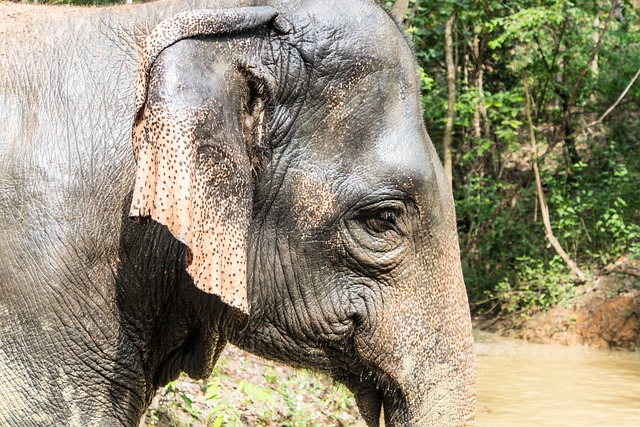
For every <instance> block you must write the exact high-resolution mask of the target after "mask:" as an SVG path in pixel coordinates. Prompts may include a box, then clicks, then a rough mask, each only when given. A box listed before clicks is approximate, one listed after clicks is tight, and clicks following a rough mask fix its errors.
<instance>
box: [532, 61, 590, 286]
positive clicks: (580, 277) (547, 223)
mask: <svg viewBox="0 0 640 427" xmlns="http://www.w3.org/2000/svg"><path fill="white" fill-rule="evenodd" d="M522 82H523V83H524V92H525V99H526V104H525V113H526V115H527V121H528V122H529V138H530V139H531V151H532V159H531V160H532V163H533V173H534V175H535V178H536V190H537V191H538V200H539V202H540V212H541V214H542V222H544V228H545V230H546V232H547V239H549V242H550V243H551V246H553V248H554V249H555V250H556V252H557V253H558V255H560V257H561V258H562V259H563V260H564V262H565V263H566V264H567V265H568V266H569V268H571V272H572V273H573V275H574V276H575V277H576V279H577V281H578V283H584V282H585V277H584V274H583V273H582V270H580V267H578V265H577V264H576V263H575V262H574V261H573V260H572V259H571V258H569V255H567V253H566V252H565V250H564V249H563V248H562V245H561V244H560V242H559V241H558V239H557V238H556V236H554V234H553V229H552V228H551V220H550V219H549V206H548V205H547V201H546V199H545V197H544V191H543V190H542V180H541V179H540V171H539V170H538V159H537V157H538V148H537V144H536V134H535V132H534V130H533V120H532V119H531V93H530V92H529V83H528V81H527V77H526V75H525V74H524V71H523V72H522Z"/></svg>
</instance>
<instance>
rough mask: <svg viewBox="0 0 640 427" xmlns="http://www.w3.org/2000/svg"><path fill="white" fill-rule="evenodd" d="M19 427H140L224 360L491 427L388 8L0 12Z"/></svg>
mask: <svg viewBox="0 0 640 427" xmlns="http://www.w3.org/2000/svg"><path fill="white" fill-rule="evenodd" d="M0 34H2V37H0V82H1V85H0V118H1V122H2V127H1V128H0V227H1V229H2V238H1V239H0V425H8V426H44V425H46V426H53V425H56V426H58V425H69V426H76V425H82V426H135V425H138V424H139V422H140V419H141V417H142V416H143V414H144V412H145V409H146V408H147V407H148V406H149V404H150V402H151V400H152V398H153V396H154V394H155V392H156V390H157V389H158V388H159V387H161V386H163V385H165V384H166V383H168V382H169V381H171V380H173V379H175V378H177V377H178V376H179V375H180V374H181V373H182V372H184V373H186V374H188V375H189V376H191V377H193V378H205V377H207V376H208V375H210V373H211V371H212V369H213V367H214V365H215V363H216V360H217V358H218V357H219V355H220V353H221V351H222V349H223V348H224V346H225V345H226V344H227V343H231V344H233V345H236V346H239V347H240V348H243V349H245V350H247V351H249V352H251V353H254V354H257V355H259V356H262V357H265V358H268V359H272V360H277V361H281V362H284V363H286V364H289V365H291V366H294V367H303V368H309V369H313V370H315V371H318V372H322V373H325V374H327V375H329V376H330V377H332V378H333V379H334V380H336V381H337V382H340V383H342V384H344V385H346V387H347V388H349V389H350V390H351V391H352V392H353V394H354V397H355V400H356V403H357V405H358V408H359V411H360V413H361V414H362V417H363V418H364V420H365V421H366V422H367V424H368V425H369V426H377V425H379V424H380V422H381V420H380V418H381V414H383V416H382V417H383V418H384V422H385V425H387V426H426V425H437V426H454V425H455V426H460V425H471V424H472V423H473V416H474V410H475V409H474V406H475V356H474V348H473V338H472V334H471V321H470V315H469V306H468V301H467V295H466V291H465V285H464V280H463V276H462V270H461V264H460V255H459V247H458V240H457V231H456V218H455V210H454V203H453V197H452V191H451V186H450V183H449V182H448V180H447V179H446V177H445V175H444V173H443V169H442V166H441V164H440V162H439V160H438V155H437V152H436V150H435V148H434V146H433V144H432V142H431V140H430V139H429V136H428V134H427V131H426V129H425V127H424V122H423V117H422V114H423V113H422V107H421V104H420V102H421V101H420V88H419V79H418V76H417V71H416V69H417V65H416V61H415V58H414V54H413V52H412V49H411V47H410V44H409V43H408V41H407V40H406V39H405V37H404V36H403V33H402V30H401V28H400V26H399V25H398V24H397V20H394V19H393V17H392V16H391V15H390V13H388V12H387V11H386V10H385V9H384V8H383V7H382V6H381V5H380V4H378V3H377V2H375V1H374V0H351V1H349V2H345V1H343V0H175V1H165V0H161V1H159V2H154V3H144V4H137V5H120V6H111V7H105V8H82V7H52V6H35V5H31V6H29V5H17V4H7V3H5V4H0Z"/></svg>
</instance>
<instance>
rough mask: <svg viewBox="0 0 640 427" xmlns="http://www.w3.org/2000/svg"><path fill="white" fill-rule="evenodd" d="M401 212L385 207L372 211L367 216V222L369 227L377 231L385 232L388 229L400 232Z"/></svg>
mask: <svg viewBox="0 0 640 427" xmlns="http://www.w3.org/2000/svg"><path fill="white" fill-rule="evenodd" d="M400 215H401V212H398V210H396V209H387V208H383V209H380V210H375V211H374V212H370V213H369V214H368V216H366V217H365V224H366V225H367V227H368V228H369V229H370V230H371V231H373V232H375V233H384V232H386V231H395V232H397V233H400V234H401V232H400V230H399V228H398V220H399V218H400Z"/></svg>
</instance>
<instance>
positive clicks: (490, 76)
mask: <svg viewBox="0 0 640 427" xmlns="http://www.w3.org/2000/svg"><path fill="white" fill-rule="evenodd" d="M623 3H624V4H625V6H626V7H625V9H624V20H623V21H618V20H616V19H613V20H611V22H610V23H609V27H608V30H607V32H606V33H605V34H604V38H603V39H602V41H601V44H600V47H599V49H598V52H597V56H596V57H595V58H596V61H597V65H598V67H597V69H596V68H594V67H593V64H592V63H590V62H589V61H590V58H591V57H592V52H593V49H594V46H595V43H596V39H597V38H598V37H600V35H601V30H602V28H604V26H605V23H606V21H607V17H608V14H609V11H610V7H611V3H610V2H602V1H597V0H587V1H584V2H575V1H566V0H514V1H509V2H505V1H501V0H489V1H482V2H481V1H470V2H452V1H448V2H439V1H435V0H421V1H420V2H419V4H418V7H415V6H416V5H415V3H414V2H410V7H412V8H413V9H412V10H413V11H414V13H413V15H410V16H412V20H411V22H409V23H408V25H407V34H408V36H409V37H410V39H411V40H412V43H413V44H414V46H415V48H416V50H417V58H418V62H419V64H420V66H421V68H422V71H421V75H422V74H424V75H427V76H429V79H430V80H429V84H428V85H424V84H423V100H422V104H423V106H424V113H425V122H426V123H427V127H428V129H429V132H430V134H431V136H432V138H433V140H434V142H435V143H436V146H438V145H439V142H440V141H441V140H442V134H443V129H444V124H445V117H446V113H447V111H446V105H447V86H446V69H445V66H444V23H445V21H446V20H447V19H448V17H449V16H450V15H451V14H452V13H455V14H456V27H455V34H454V40H453V42H454V49H455V52H454V57H455V59H456V71H457V75H456V105H455V108H456V119H455V128H454V141H453V145H454V146H453V154H454V178H453V188H454V196H455V198H456V207H457V213H458V226H459V231H460V243H461V247H462V248H463V249H464V248H469V249H470V250H469V251H468V253H467V254H466V256H465V258H464V259H463V266H464V272H465V277H466V282H467V286H468V291H469V295H470V299H471V303H472V306H473V307H474V309H475V310H480V311H492V310H493V311H494V312H495V313H516V312H523V313H527V312H529V311H531V310H544V309H547V308H549V307H550V306H551V305H553V304H555V303H556V302H558V301H559V300H561V299H562V298H566V297H568V296H570V295H571V294H572V292H571V287H572V283H571V280H569V276H568V275H567V274H568V272H569V269H568V268H567V267H566V266H565V265H564V264H563V263H562V262H561V261H560V259H559V258H558V257H557V254H556V253H555V251H554V250H553V249H552V248H551V247H550V246H549V243H548V239H547V238H546V235H545V228H544V226H543V224H542V221H541V215H540V210H539V204H538V199H537V193H536V191H535V186H534V185H533V184H532V182H533V180H532V179H531V155H532V153H531V143H530V137H529V132H528V125H527V120H526V118H525V116H524V109H525V108H524V107H525V106H524V104H525V101H524V89H523V83H522V73H523V72H524V73H525V75H526V76H527V79H528V81H529V83H530V86H531V92H532V96H533V100H534V105H533V108H532V110H533V120H534V125H535V127H536V139H537V141H538V144H539V145H540V147H541V150H540V153H542V152H544V151H545V150H546V148H547V147H548V146H549V145H550V144H557V145H556V148H555V149H554V150H552V151H551V153H550V155H548V156H547V157H546V158H545V159H543V160H542V161H541V162H539V163H540V169H541V175H542V176H541V178H542V183H543V190H544V194H545V196H546V199H547V203H548V205H549V211H550V221H551V225H552V229H553V232H554V235H555V236H556V237H557V238H558V240H559V242H560V244H561V245H562V247H563V248H564V249H565V251H566V252H567V253H568V254H569V256H570V257H571V258H572V259H573V260H574V261H575V262H577V263H578V264H579V265H580V266H581V267H582V268H583V269H586V270H596V269H598V268H600V267H602V266H604V265H606V264H608V263H610V262H612V261H613V260H615V259H616V258H617V257H619V256H621V255H623V254H629V253H630V254H634V253H637V252H638V248H639V247H640V228H639V225H638V224H640V172H639V171H640V160H639V158H638V156H637V152H638V147H639V143H640V115H638V109H639V106H640V84H638V85H636V86H635V87H633V88H632V89H631V90H630V91H629V93H628V94H627V96H626V97H625V99H624V100H623V102H622V103H620V105H619V106H618V108H617V109H616V110H614V112H613V113H612V114H611V115H610V116H609V117H607V119H606V120H605V122H604V123H603V124H602V125H600V126H596V127H593V128H591V129H590V131H589V132H583V133H577V134H576V132H577V131H578V130H579V129H580V128H581V127H582V126H583V125H584V124H586V123H589V122H592V121H593V120H595V119H596V118H597V117H598V116H599V115H600V114H601V113H602V112H604V111H605V110H606V109H607V108H608V107H609V106H611V105H612V104H613V102H614V101H615V100H616V99H617V97H618V96H619V95H620V93H621V92H622V90H623V89H624V88H625V86H626V85H627V83H628V82H629V81H630V79H631V77H632V76H633V75H634V74H635V72H636V71H637V69H638V66H639V64H640V20H639V19H638V15H637V10H639V6H640V2H638V1H624V2H623ZM596 18H597V21H596ZM594 22H598V25H599V26H598V27H597V28H594ZM578 79H580V80H579V81H578ZM480 83H482V86H480ZM574 91H575V93H574ZM570 102H571V103H570ZM527 177H528V178H527ZM523 180H525V185H523V186H522V187H523V188H522V189H521V190H519V191H517V193H516V196H515V197H513V198H511V199H509V198H508V197H509V196H510V194H511V192H512V190H513V189H514V188H517V186H518V185H519V183H521V182H522V181H523ZM498 207H501V209H502V210H501V211H497V208H498ZM502 207H504V208H502Z"/></svg>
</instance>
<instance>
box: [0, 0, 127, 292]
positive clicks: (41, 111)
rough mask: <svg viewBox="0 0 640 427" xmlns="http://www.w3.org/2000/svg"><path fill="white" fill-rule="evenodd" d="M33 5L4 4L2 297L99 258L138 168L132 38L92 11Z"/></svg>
mask: <svg viewBox="0 0 640 427" xmlns="http://www.w3.org/2000/svg"><path fill="white" fill-rule="evenodd" d="M41 9H44V7H28V6H13V5H9V6H7V5H0V32H3V31H4V32H5V34H4V36H6V37H4V36H3V37H2V40H3V41H2V44H1V46H0V118H1V120H0V121H1V122H2V126H0V230H3V236H2V237H1V238H0V290H2V291H3V292H5V291H11V289H13V288H15V289H21V290H24V289H25V288H27V287H29V286H32V287H36V288H37V287H39V286H45V285H46V286H55V284H56V282H58V281H62V280H64V279H63V277H64V276H69V275H72V274H73V273H70V272H69V271H65V270H70V269H74V268H78V269H79V270H81V268H80V266H81V265H82V267H94V266H95V264H97V263H98V264H99V263H101V262H103V261H101V260H100V257H101V256H102V255H103V254H102V253H101V252H106V251H107V248H108V247H109V246H110V247H111V250H112V251H113V245H117V235H118V233H117V229H118V228H119V223H120V221H121V218H122V210H123V203H124V200H125V199H126V196H127V194H128V191H129V188H130V186H131V177H132V171H133V166H134V165H133V156H132V151H131V147H130V137H129V134H130V126H131V121H132V117H131V116H132V112H131V109H132V106H133V84H134V79H135V68H136V62H137V58H136V55H137V53H136V52H137V46H136V44H135V43H134V42H133V41H131V40H129V41H127V39H126V37H125V36H124V35H116V34H114V32H113V31H111V30H110V26H108V25H106V24H107V23H108V22H109V21H108V20H104V19H102V17H101V14H102V13H103V12H102V11H100V10H99V9H82V10H81V9H80V8H69V9H67V8H46V13H45V12H44V11H42V10H41ZM49 12H51V13H49ZM38 13H39V15H38ZM9 27H15V28H16V31H11V33H10V34H6V31H7V28H9ZM79 254H80V256H81V257H85V259H83V260H80V259H78V258H79V256H78V255H79ZM86 270H87V271H99V270H104V269H99V268H98V269H96V268H93V269H92V268H89V269H86ZM4 294H5V295H6V293H4Z"/></svg>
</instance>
